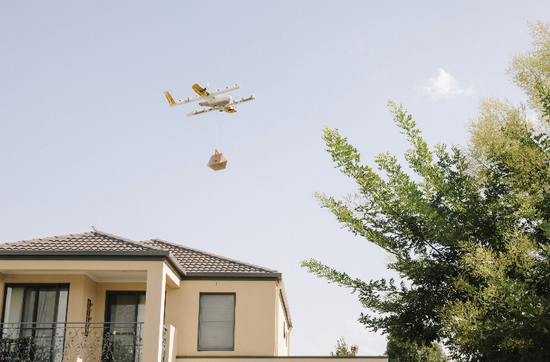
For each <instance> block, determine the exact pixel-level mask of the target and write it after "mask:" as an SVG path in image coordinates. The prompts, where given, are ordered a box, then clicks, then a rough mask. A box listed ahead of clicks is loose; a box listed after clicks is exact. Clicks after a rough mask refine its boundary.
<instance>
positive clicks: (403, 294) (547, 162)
mask: <svg viewBox="0 0 550 362" xmlns="http://www.w3.org/2000/svg"><path fill="white" fill-rule="evenodd" d="M532 29H533V37H534V48H535V49H534V50H533V51H531V52H529V53H528V54H524V55H521V54H520V55H516V56H514V58H513V60H512V62H511V66H510V69H509V73H510V74H512V76H513V78H514V81H515V82H516V84H518V85H519V86H520V87H521V88H522V89H523V90H524V91H525V93H526V94H527V96H528V97H529V105H531V106H532V107H534V108H535V109H536V111H537V112H538V113H537V114H538V115H539V120H538V122H535V123H532V122H531V121H529V119H528V118H527V117H526V115H525V107H524V106H520V107H518V108H515V107H513V106H512V105H511V104H510V103H508V102H503V101H498V100H495V99H487V100H483V101H482V102H481V103H480V115H479V117H478V118H477V119H475V120H474V121H473V122H472V124H471V127H470V134H471V138H470V143H469V145H468V148H467V149H460V148H459V147H456V146H453V147H451V148H450V149H448V148H447V147H446V146H445V145H443V144H438V145H436V146H435V147H433V148H432V149H430V147H429V146H428V144H427V143H426V142H425V141H424V140H423V138H422V137H421V133H420V130H419V129H418V128H417V127H416V123H415V122H414V121H413V119H412V116H411V115H409V114H408V113H407V112H406V111H405V110H404V108H403V107H402V106H397V105H395V104H394V103H393V102H390V103H389V107H390V112H391V113H392V115H393V119H394V121H395V123H396V124H397V126H398V127H399V128H400V129H401V133H402V134H404V135H405V136H406V138H407V140H408V142H409V144H410V147H411V148H410V150H408V151H407V152H406V154H405V159H406V161H407V163H408V166H409V169H410V171H407V170H405V168H404V167H403V166H402V165H400V164H399V163H398V161H397V159H396V158H395V157H394V156H392V155H390V154H388V153H385V154H380V155H379V156H378V157H376V159H375V163H376V164H377V166H378V169H379V171H378V172H377V171H375V170H374V169H373V168H371V167H369V166H366V165H363V164H361V160H360V154H359V152H358V151H357V149H356V148H354V147H353V146H352V145H350V144H349V143H348V141H347V139H346V138H344V137H342V136H341V135H340V134H339V132H338V130H336V129H329V128H326V129H325V130H324V133H323V139H324V140H325V142H326V145H327V152H328V153H329V154H330V155H331V156H332V159H333V161H334V162H335V163H336V164H337V167H338V168H339V169H340V171H342V172H343V173H344V174H345V175H346V176H348V177H351V178H352V179H354V180H355V182H356V184H357V187H358V190H357V191H356V192H355V193H353V194H351V195H350V196H349V197H348V198H346V199H345V200H337V199H335V198H333V197H330V196H327V195H325V194H320V193H318V194H316V197H317V198H318V200H319V201H320V203H321V205H322V207H324V208H327V209H329V210H330V211H331V212H332V213H333V214H334V215H335V216H336V218H337V220H338V221H339V222H340V223H342V224H343V225H344V226H345V227H346V228H347V229H348V230H350V231H351V232H352V233H354V234H355V235H358V236H362V237H364V238H366V239H367V240H368V241H369V242H372V243H375V244H376V245H378V246H380V247H382V248H383V249H385V250H386V251H387V252H388V253H389V254H391V255H392V256H393V261H392V262H390V263H389V264H388V268H389V269H392V270H394V271H396V272H397V273H398V275H399V277H400V279H401V280H400V281H399V282H396V281H395V280H394V279H380V280H370V281H368V282H365V281H362V280H360V279H357V278H352V277H351V276H349V275H348V274H346V273H345V272H340V271H337V270H335V269H333V268H330V267H329V266H327V265H324V264H323V263H321V262H319V261H317V260H314V259H311V260H309V261H303V262H302V266H304V267H306V268H307V269H308V271H309V272H311V273H314V274H316V275H317V276H319V277H322V278H325V279H327V280H328V281H329V282H335V283H338V284H340V285H341V286H345V287H348V288H350V289H351V290H352V292H354V293H355V292H357V294H358V297H359V300H360V302H361V303H362V304H363V306H364V307H365V308H366V309H367V310H368V312H366V313H363V314H362V315H361V317H360V319H359V320H360V322H362V323H363V324H364V325H365V326H366V327H368V328H370V329H373V330H374V331H377V330H381V331H382V332H383V333H386V334H388V335H389V336H390V337H391V338H392V339H393V340H395V341H407V343H412V344H413V345H418V346H430V345H431V344H432V342H434V341H435V342H442V343H444V344H445V345H446V346H447V348H448V349H449V351H450V353H451V356H452V357H453V358H454V359H456V360H463V361H475V360H479V361H533V360H548V359H550V350H549V349H548V348H547V346H548V345H549V343H550V333H549V331H550V293H549V292H550V265H549V263H550V135H549V133H548V130H549V129H550V128H549V126H550V101H549V100H550V93H549V90H550V66H548V64H550V63H549V62H548V57H549V54H550V31H549V29H548V25H545V24H542V23H536V24H532ZM525 74H529V76H526V75H525ZM409 172H411V173H413V174H414V176H413V175H411V174H409Z"/></svg>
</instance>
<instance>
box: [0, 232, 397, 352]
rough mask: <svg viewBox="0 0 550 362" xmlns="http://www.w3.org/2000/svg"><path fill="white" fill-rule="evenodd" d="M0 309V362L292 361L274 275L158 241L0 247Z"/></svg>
mask: <svg viewBox="0 0 550 362" xmlns="http://www.w3.org/2000/svg"><path fill="white" fill-rule="evenodd" d="M0 299H1V300H2V304H1V305H0V308H1V309H0V315H1V317H2V319H1V321H2V322H1V332H2V335H1V336H0V361H51V362H62V361H78V362H85V361H86V362H87V361H108V362H109V361H113V362H114V361H116V362H119V361H123V362H126V361H128V362H130V361H132V362H138V361H147V362H149V361H155V362H160V361H163V362H164V361H170V362H174V361H175V360H176V359H186V360H189V361H190V362H198V361H201V362H215V361H218V360H222V359H223V360H224V361H225V360H227V359H243V358H246V359H247V360H249V362H255V361H259V360H261V359H265V358H270V359H273V358H275V359H278V358H282V359H285V360H289V359H296V358H298V357H290V356H289V352H290V347H291V343H290V336H291V331H292V320H291V318H290V313H289V307H288V303H287V299H286V294H285V289H284V285H283V281H282V277H281V273H279V272H278V271H276V270H272V269H268V268H263V267H260V266H257V265H252V264H248V263H244V262H240V261H236V260H232V259H229V258H225V257H222V256H218V255H214V254H210V253H206V252H204V251H200V250H196V249H192V248H188V247H185V246H182V245H178V244H173V243H169V242H166V241H163V240H157V239H153V240H148V241H142V242H135V241H132V240H128V239H124V238H121V237H118V236H114V235H110V234H107V233H104V232H99V231H94V232H86V233H82V234H71V235H65V236H56V237H49V238H43V239H33V240H28V241H19V242H14V243H6V244H0ZM300 358H301V357H300ZM365 358H366V359H369V361H373V362H374V361H387V359H386V358H378V357H377V358H374V359H373V358H367V357H365ZM306 359H307V358H306ZM312 359H313V360H316V359H318V358H316V357H312ZM332 359H334V358H332ZM205 360H207V361H205ZM301 361H304V359H303V358H301ZM304 362H306V361H304Z"/></svg>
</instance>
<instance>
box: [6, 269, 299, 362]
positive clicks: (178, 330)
mask: <svg viewBox="0 0 550 362" xmlns="http://www.w3.org/2000/svg"><path fill="white" fill-rule="evenodd" d="M54 271H55V272H54ZM132 272H133V273H134V274H133V275H134V279H135V275H143V281H139V282H136V281H135V280H133V279H130V277H128V278H129V280H128V281H127V282H124V280H122V281H117V282H104V281H101V280H100V279H101V278H99V277H97V275H100V274H101V275H102V276H103V277H104V278H106V277H107V276H109V275H110V274H109V273H112V275H115V276H116V277H117V278H119V279H120V278H124V275H126V274H125V273H127V274H128V275H130V274H131V273H132ZM0 273H2V274H3V279H2V278H0V294H3V292H4V286H5V284H6V283H52V284H53V283H56V284H69V285H70V287H69V305H68V311H67V321H68V322H84V321H85V319H86V309H87V300H88V299H90V300H91V301H92V303H93V308H92V313H91V317H92V322H102V321H104V315H105V302H106V300H105V298H106V292H107V291H146V292H147V297H146V298H147V300H146V308H145V314H146V315H145V336H144V337H146V343H152V344H149V347H147V348H146V346H145V345H144V360H145V357H148V358H150V359H151V360H155V359H156V358H155V356H156V355H157V354H158V352H159V351H160V349H159V348H160V347H158V346H157V345H158V343H156V341H152V342H151V340H152V339H156V338H155V337H158V336H159V335H160V331H159V328H160V329H162V316H163V315H164V311H163V308H164V298H163V296H164V291H165V290H166V311H165V313H166V314H165V315H166V321H165V323H164V324H165V325H166V326H167V327H169V328H171V329H173V332H174V333H173V335H174V336H175V337H174V338H175V341H176V348H177V355H178V356H222V355H223V356H277V355H288V347H289V346H290V341H289V340H286V341H285V339H284V338H283V330H282V325H283V324H282V323H283V321H284V320H285V316H284V312H283V309H282V306H281V303H280V296H279V289H280V288H282V283H279V281H278V280H276V279H275V278H274V279H266V280H246V279H241V280H218V281H216V280H183V281H180V280H179V279H178V278H177V277H176V276H175V274H174V273H173V271H171V270H170V269H169V268H168V266H167V265H166V264H165V263H164V262H162V261H128V262H125V261H78V262H75V261H63V260H58V261H43V260H41V261H32V262H28V261H26V262H21V261H15V260H7V261H2V263H1V265H0ZM21 273H23V274H21ZM54 273H55V274H54ZM85 273H86V274H85ZM140 273H141V274H140ZM94 278H96V279H97V280H94ZM147 282H149V283H147ZM200 293H235V296H236V299H235V302H236V303H235V348H234V351H223V352H221V351H220V352H217V351H198V350H197V344H198V328H199V325H198V323H199V322H198V318H199V296H200ZM1 301H3V297H2V299H1ZM2 307H3V303H1V302H0V308H2ZM1 312H2V311H1V309H0V313H1ZM0 315H1V314H0ZM285 324H286V325H287V327H288V322H287V323H285ZM287 338H289V334H288V333H287ZM287 342H288V343H287ZM159 343H160V339H159ZM151 346H152V347H151ZM151 348H152V349H151Z"/></svg>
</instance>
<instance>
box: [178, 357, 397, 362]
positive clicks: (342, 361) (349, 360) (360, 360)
mask: <svg viewBox="0 0 550 362" xmlns="http://www.w3.org/2000/svg"><path fill="white" fill-rule="evenodd" d="M178 359H182V360H185V362H232V361H238V362H242V359H239V358H238V357H235V359H233V358H216V357H212V358H193V357H185V358H183V357H178ZM246 362H388V357H384V356H379V357H331V356H328V357H325V356H322V357H318V356H314V357H271V358H262V357H256V358H247V359H246Z"/></svg>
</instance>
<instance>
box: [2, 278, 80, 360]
mask: <svg viewBox="0 0 550 362" xmlns="http://www.w3.org/2000/svg"><path fill="white" fill-rule="evenodd" d="M68 297H69V286H68V285H44V284H42V285H40V284H28V285H7V286H6V293H5V298H4V315H3V316H2V340H3V341H4V343H7V345H4V346H3V347H5V348H4V349H6V348H7V350H10V351H13V350H14V348H16V347H15V344H17V348H20V349H21V350H22V351H23V352H25V353H27V354H29V353H32V355H33V356H34V358H35V359H36V360H39V359H41V358H43V359H44V360H48V361H61V360H62V359H63V355H62V353H63V343H64V336H65V322H66V318H67V302H68ZM25 356H26V355H25Z"/></svg>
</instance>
